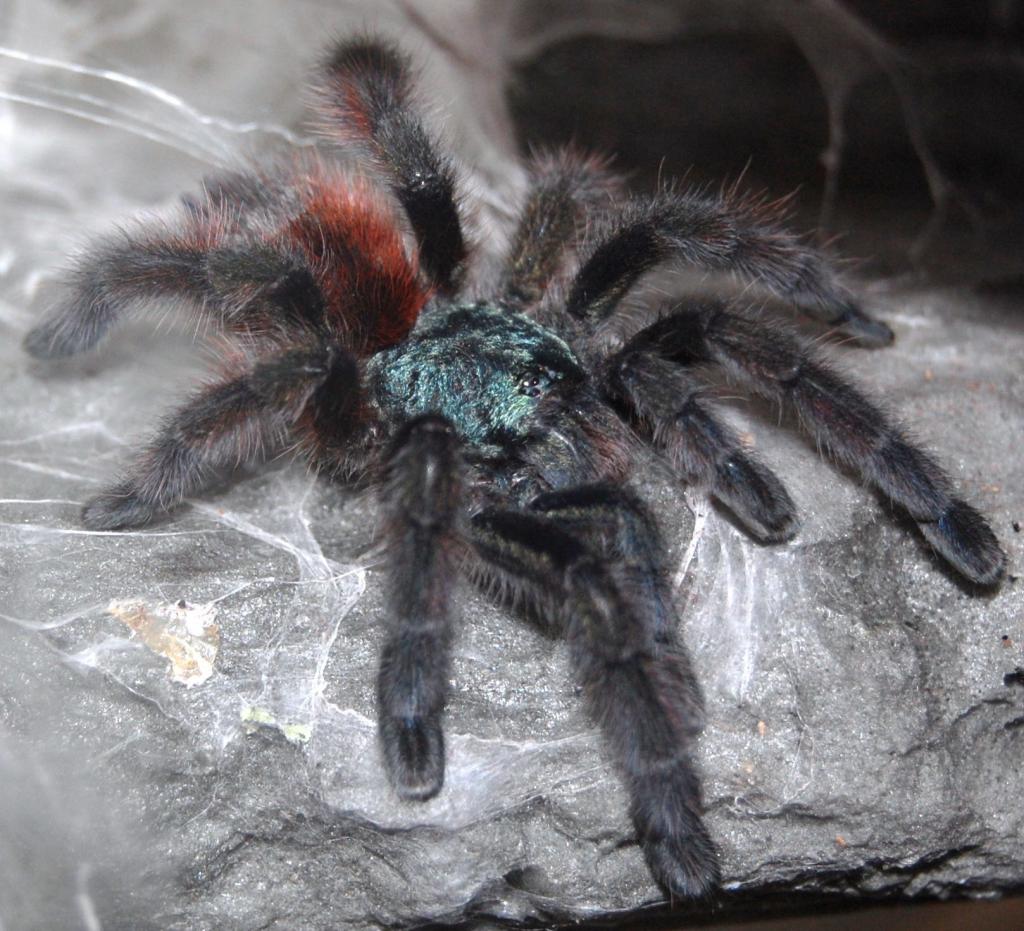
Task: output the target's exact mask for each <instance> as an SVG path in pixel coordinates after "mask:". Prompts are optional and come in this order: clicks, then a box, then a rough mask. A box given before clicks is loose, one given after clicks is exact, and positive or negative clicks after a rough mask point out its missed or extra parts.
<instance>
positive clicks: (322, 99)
mask: <svg viewBox="0 0 1024 931" xmlns="http://www.w3.org/2000/svg"><path fill="white" fill-rule="evenodd" d="M410 70H411V69H410V65H409V62H408V60H407V59H406V57H405V56H404V55H403V54H402V53H401V52H400V51H399V50H398V49H397V48H396V47H395V46H393V45H391V44H390V43H388V42H385V41H383V40H381V39H377V38H358V39H348V40H345V41H342V42H339V43H337V44H336V45H335V46H334V47H333V48H332V49H331V51H330V53H329V54H328V57H327V59H326V61H325V62H324V65H323V67H322V68H321V73H320V78H319V82H318V84H317V86H316V87H315V92H316V99H317V103H318V105H319V110H320V113H321V114H322V121H321V127H320V128H321V129H322V131H323V132H324V133H325V135H327V136H328V137H330V138H332V139H334V140H336V141H339V142H341V143H342V144H348V145H354V146H355V147H356V148H357V149H358V150H361V151H362V152H363V153H365V154H366V155H368V156H369V157H370V158H372V159H373V160H374V161H375V162H376V163H377V165H378V167H379V168H380V170H381V171H383V173H384V174H385V175H386V176H387V177H388V179H389V180H390V183H391V188H392V191H393V193H394V195H395V197H396V198H397V200H398V202H399V203H400V204H401V205H402V207H403V209H404V210H405V212H406V215H407V216H408V217H409V222H410V224H411V225H412V229H413V233H414V234H415V236H416V240H417V243H418V245H419V251H420V262H421V264H422V266H423V268H424V270H425V271H426V272H427V274H428V275H429V276H430V278H431V279H432V280H433V282H434V283H435V284H436V285H437V286H438V287H439V288H441V289H442V290H444V291H447V292H452V291H454V290H456V288H457V286H458V283H459V280H460V278H461V275H462V271H463V266H464V263H465V260H466V255H467V248H466V243H465V240H464V238H463V233H462V221H461V219H460V217H459V208H458V203H457V199H458V198H457V193H456V190H457V186H456V178H455V169H454V167H453V165H452V163H451V160H450V159H449V158H448V157H447V156H445V155H444V154H442V153H441V151H440V150H439V148H438V146H437V144H436V143H435V142H434V140H433V139H432V138H431V137H430V135H429V134H428V132H427V131H426V129H425V128H424V126H423V122H422V120H421V119H420V116H419V114H418V113H417V110H416V107H415V105H414V102H413V99H412V98H413V92H412V78H411V74H410Z"/></svg>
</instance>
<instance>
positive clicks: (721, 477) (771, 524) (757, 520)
mask: <svg viewBox="0 0 1024 931" xmlns="http://www.w3.org/2000/svg"><path fill="white" fill-rule="evenodd" d="M715 479H716V480H715V483H714V485H713V489H714V493H715V495H716V496H717V497H718V498H720V499H721V500H722V501H723V502H724V503H725V504H726V505H727V506H728V507H729V508H730V509H731V510H732V511H733V512H734V513H735V514H736V516H737V517H739V518H740V520H741V521H743V524H744V526H746V528H747V529H748V530H749V531H750V532H751V533H752V534H754V536H756V537H757V539H759V540H760V541H761V542H762V543H785V542H787V541H789V540H792V539H793V537H794V536H796V532H797V530H799V529H800V518H799V517H798V516H797V512H796V505H795V504H794V503H793V499H792V498H791V497H790V496H789V492H788V491H786V488H785V486H784V485H783V484H782V482H780V481H779V479H778V478H777V477H776V476H775V473H773V472H772V471H771V470H770V469H768V468H767V467H766V466H764V465H762V464H761V463H760V462H757V461H756V460H755V459H752V458H751V457H750V456H747V455H744V454H743V453H740V452H734V453H733V454H732V455H731V456H730V457H729V458H728V459H726V460H725V461H724V462H722V463H720V464H719V465H718V467H717V474H716V476H715Z"/></svg>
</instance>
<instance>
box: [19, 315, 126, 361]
mask: <svg viewBox="0 0 1024 931" xmlns="http://www.w3.org/2000/svg"><path fill="white" fill-rule="evenodd" d="M100 311H101V308H96V309H89V310H85V311H81V312H79V311H78V310H77V309H70V310H68V311H66V312H64V313H60V314H56V315H54V316H51V317H48V318H46V319H45V320H42V321H40V322H39V323H37V324H36V325H35V326H34V327H32V329H31V330H29V331H28V333H27V334H26V336H25V341H24V346H25V351H26V352H27V353H28V354H29V355H30V356H32V357H33V358H36V359H66V358H68V357H69V356H73V355H77V354H78V353H80V352H83V351H84V350H86V349H91V348H92V347H93V346H95V345H96V343H98V342H99V341H100V339H101V338H102V336H103V335H104V333H105V332H106V330H107V319H106V314H104V313H101V312H100Z"/></svg>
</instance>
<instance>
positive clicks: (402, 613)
mask: <svg viewBox="0 0 1024 931" xmlns="http://www.w3.org/2000/svg"><path fill="white" fill-rule="evenodd" d="M458 446H459V444H458V439H457V438H456V435H455V431H454V429H453V427H452V425H451V424H450V423H449V422H448V421H447V420H445V419H444V418H443V417H439V416H436V415H433V414H427V415H424V416H421V417H417V418H415V419H413V420H410V421H408V422H407V423H406V424H405V425H403V427H402V428H401V429H400V430H399V431H398V434H397V435H396V437H395V439H394V442H393V443H392V446H391V448H390V450H389V452H388V454H387V456H386V459H385V464H384V483H383V486H382V488H381V491H380V498H381V502H382V505H383V509H384V539H385V542H386V544H387V548H388V576H389V581H390V585H389V586H388V590H389V601H388V636H387V642H386V643H385V645H384V648H383V650H382V651H381V659H380V673H379V675H378V678H377V703H378V716H377V722H378V727H379V730H380V737H381V745H382V748H383V751H384V762H385V766H386V769H387V774H388V778H389V779H390V781H391V784H392V786H394V788H395V791H396V792H397V793H398V794H399V795H400V796H401V797H402V798H404V799H412V800H419V801H422V800H425V799H429V798H432V797H433V796H434V795H436V794H437V793H438V792H439V791H440V789H441V786H442V784H443V782H444V762H445V760H444V734H443V731H442V728H441V717H442V714H443V711H444V706H445V701H446V699H447V695H448V676H449V669H450V665H451V663H450V652H451V643H452V619H451V614H452V610H451V605H450V594H451V588H452V585H453V583H454V580H455V579H456V578H457V575H458V567H457V565H456V554H457V551H458V546H459V536H458V526H457V525H458V514H459V505H460V503H461V497H462V478H461V469H460V463H459V452H458Z"/></svg>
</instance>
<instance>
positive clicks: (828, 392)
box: [626, 301, 1006, 586]
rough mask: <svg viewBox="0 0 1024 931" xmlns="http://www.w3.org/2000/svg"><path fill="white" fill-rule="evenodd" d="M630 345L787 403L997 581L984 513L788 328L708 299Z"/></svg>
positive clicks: (1002, 556)
mask: <svg viewBox="0 0 1024 931" xmlns="http://www.w3.org/2000/svg"><path fill="white" fill-rule="evenodd" d="M626 350H627V351H628V352H635V353H638V354H640V355H644V354H646V355H648V356H654V357H658V356H660V357H661V358H662V359H664V360H668V361H670V362H673V363H676V364H680V365H684V366H688V365H695V364H701V363H712V364H716V365H720V366H722V368H724V369H725V371H726V372H728V374H729V375H730V376H732V377H733V378H735V379H736V380H737V381H739V382H740V383H741V384H744V385H746V386H747V387H749V388H750V389H751V390H752V391H754V392H756V393H758V394H760V395H762V396H764V397H766V398H769V399H770V400H773V401H775V402H777V403H779V404H791V405H792V406H793V407H794V408H795V409H796V411H797V413H798V414H799V416H800V421H801V424H802V425H803V426H804V427H805V428H806V429H807V430H808V431H809V432H810V433H811V434H812V435H813V436H814V437H815V438H816V440H817V441H818V442H819V443H820V444H821V445H822V446H824V447H825V448H826V449H828V450H829V452H831V453H832V454H833V455H834V456H835V457H836V458H837V459H839V460H840V461H841V462H843V463H845V464H846V465H848V466H850V467H852V468H854V469H856V470H857V471H858V472H859V473H860V474H861V476H862V477H863V478H864V479H865V480H866V481H868V482H869V483H870V484H872V485H873V486H874V487H875V488H877V489H878V490H879V491H881V492H882V493H883V494H884V495H886V497H888V498H889V499H890V500H891V501H893V502H895V503H896V504H898V505H899V506H900V507H902V508H904V509H905V510H906V512H907V513H908V514H909V515H910V516H911V518H913V520H914V522H915V523H916V524H917V525H918V527H919V528H920V530H921V533H922V534H923V535H924V537H925V539H927V540H928V542H929V543H931V544H932V546H933V547H934V548H935V549H936V550H937V551H938V552H939V554H941V556H942V557H943V558H944V559H945V560H946V561H947V562H948V563H950V565H952V566H953V567H954V568H955V569H956V570H957V571H958V572H960V573H961V574H962V575H963V576H965V577H966V578H968V579H970V580H971V581H972V582H976V583H978V584H979V585H986V586H995V585H998V584H999V583H1000V582H1001V581H1002V578H1003V575H1004V574H1005V572H1006V553H1005V552H1004V551H1003V548H1002V547H1001V546H1000V545H999V541H998V540H997V539H996V536H995V534H994V533H993V532H992V529H991V528H990V527H989V525H988V522H987V521H986V520H985V518H984V517H982V515H981V514H980V513H979V512H978V511H977V510H975V509H974V508H973V507H971V505H969V504H967V502H965V501H963V500H962V499H961V498H959V497H958V496H957V494H956V489H955V487H954V485H953V482H952V480H951V479H950V477H949V476H948V475H947V474H946V472H945V471H944V470H943V469H942V468H941V466H939V465H938V463H936V462H935V460H934V459H933V458H932V457H931V456H929V455H928V454H927V453H926V452H924V451H923V450H922V449H920V448H919V447H918V446H916V445H914V444H913V443H912V442H911V441H910V440H909V439H908V438H907V436H906V435H905V433H904V432H903V431H902V430H901V429H900V428H899V427H898V426H896V425H895V424H894V423H893V422H892V420H891V419H890V418H889V417H888V416H886V414H885V413H884V412H883V411H882V410H881V408H879V406H878V405H876V404H875V403H873V402H872V401H871V400H869V399H868V398H867V397H865V396H864V394H863V393H862V392H861V391H860V390H859V389H858V388H857V387H856V386H854V385H853V384H852V383H850V382H849V381H847V380H846V379H845V378H843V377H842V376H841V375H839V374H838V373H837V372H836V371H835V370H834V369H833V368H832V366H831V365H829V363H828V362H827V360H826V359H825V358H824V357H823V356H822V355H821V354H820V352H818V351H817V350H815V349H814V347H812V346H811V345H809V344H807V343H806V342H804V341H803V340H801V339H800V338H799V337H797V336H796V335H795V334H793V333H792V332H791V331H790V330H789V329H788V328H786V327H784V326H779V325H777V324H773V326H772V328H771V329H769V328H767V327H766V326H765V321H764V320H763V319H761V318H760V317H759V316H757V315H755V314H752V313H748V312H745V311H741V310H738V309H736V308H734V307H729V306H727V305H725V304H722V303H721V302H717V301H708V302H705V303H703V304H700V305H695V306H686V307H682V308H679V309H677V310H675V311H674V312H672V313H670V314H668V315H667V316H665V317H663V318H662V319H661V320H659V321H657V322H656V323H654V324H652V325H651V326H649V327H647V328H646V329H643V330H641V331H640V332H639V333H638V334H636V336H634V337H633V338H632V340H630V342H629V343H628V344H627V347H626Z"/></svg>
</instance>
